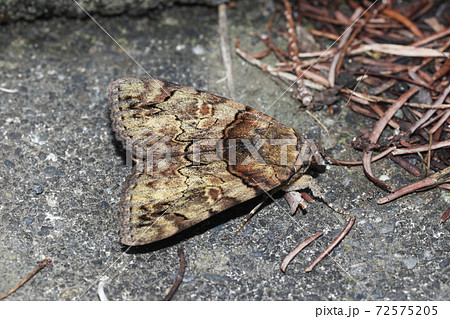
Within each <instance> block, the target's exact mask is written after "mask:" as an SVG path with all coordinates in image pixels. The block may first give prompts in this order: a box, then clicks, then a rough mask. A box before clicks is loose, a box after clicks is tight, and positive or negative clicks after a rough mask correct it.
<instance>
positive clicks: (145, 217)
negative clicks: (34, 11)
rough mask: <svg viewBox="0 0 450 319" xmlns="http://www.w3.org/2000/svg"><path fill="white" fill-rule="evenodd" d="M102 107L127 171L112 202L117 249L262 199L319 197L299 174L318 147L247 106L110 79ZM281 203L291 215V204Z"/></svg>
mask: <svg viewBox="0 0 450 319" xmlns="http://www.w3.org/2000/svg"><path fill="white" fill-rule="evenodd" d="M109 102H110V106H111V119H112V127H113V130H114V131H115V134H116V138H117V139H118V140H120V141H121V142H122V144H123V146H124V148H125V150H126V152H127V154H129V155H130V157H131V158H132V160H133V161H134V164H135V165H134V166H133V168H132V170H133V172H132V174H131V175H130V176H129V177H128V179H127V182H126V186H125V188H124V189H123V191H122V195H121V201H120V238H121V242H122V243H123V244H125V245H128V246H136V245H144V244H149V243H152V242H156V241H159V240H162V239H165V238H168V237H170V236H172V235H174V234H176V233H178V232H180V231H182V230H184V229H187V228H189V227H191V226H193V225H195V224H197V223H199V222H201V221H203V220H205V219H207V218H209V217H210V216H213V215H215V214H217V213H219V212H221V211H224V210H226V209H228V208H230V207H233V206H235V205H237V204H240V203H242V202H245V201H247V200H249V199H251V198H254V197H256V196H259V195H261V194H264V193H269V192H275V191H277V190H283V191H287V192H292V191H296V190H300V189H304V188H310V189H311V191H312V192H313V195H315V196H318V197H322V196H321V193H320V189H319V188H318V187H317V185H316V184H315V183H314V180H313V179H312V177H311V176H310V175H307V174H306V173H305V172H306V170H307V169H308V168H309V166H310V165H312V164H314V165H315V164H318V163H321V162H322V159H323V157H322V155H321V149H320V147H318V146H317V145H316V144H314V143H313V142H311V141H308V140H306V139H305V138H304V137H302V136H301V135H300V134H299V133H298V132H296V131H295V130H294V129H293V128H291V127H288V126H285V125H283V124H282V123H280V122H278V121H277V120H275V119H273V118H271V117H269V116H267V115H265V114H263V113H261V112H259V111H257V110H255V109H253V108H251V107H248V106H245V105H242V104H240V103H237V102H234V101H231V100H229V99H226V98H223V97H220V96H217V95H214V94H211V93H207V92H203V91H199V90H196V89H193V88H188V87H184V86H180V85H177V84H174V83H171V82H165V81H160V80H154V79H148V78H123V79H119V80H116V81H114V82H112V83H111V84H110V86H109ZM297 194H298V193H297ZM288 202H289V203H290V205H291V209H293V210H294V212H295V209H296V208H297V206H296V205H298V201H297V204H296V205H295V204H294V206H292V205H293V204H292V203H291V202H290V201H288Z"/></svg>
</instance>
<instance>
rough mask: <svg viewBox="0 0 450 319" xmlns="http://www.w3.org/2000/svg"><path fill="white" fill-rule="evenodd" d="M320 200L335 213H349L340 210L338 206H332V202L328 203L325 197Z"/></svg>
mask: <svg viewBox="0 0 450 319" xmlns="http://www.w3.org/2000/svg"><path fill="white" fill-rule="evenodd" d="M320 199H321V200H322V202H324V203H325V204H326V205H327V206H328V207H330V208H331V209H332V210H333V211H335V212H336V213H339V214H342V215H350V214H349V213H347V212H346V211H343V210H340V209H339V208H336V207H334V206H333V204H332V203H329V202H327V201H326V200H325V198H320Z"/></svg>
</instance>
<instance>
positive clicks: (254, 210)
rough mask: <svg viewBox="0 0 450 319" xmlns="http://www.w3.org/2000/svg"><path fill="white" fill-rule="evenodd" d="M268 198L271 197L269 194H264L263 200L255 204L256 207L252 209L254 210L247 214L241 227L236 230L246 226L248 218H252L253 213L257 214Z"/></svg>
mask: <svg viewBox="0 0 450 319" xmlns="http://www.w3.org/2000/svg"><path fill="white" fill-rule="evenodd" d="M267 198H269V196H267V195H266V194H264V198H263V199H262V200H261V202H260V203H259V204H258V205H256V206H255V208H253V209H252V211H251V212H250V213H249V214H248V215H247V216H245V218H244V220H243V221H242V223H241V224H240V225H239V227H238V228H237V229H236V232H238V231H240V230H241V228H242V227H244V225H245V224H246V223H247V222H248V220H249V219H250V218H252V216H253V215H255V214H256V212H257V211H258V209H259V208H260V207H261V205H262V204H264V202H265V201H266V200H267Z"/></svg>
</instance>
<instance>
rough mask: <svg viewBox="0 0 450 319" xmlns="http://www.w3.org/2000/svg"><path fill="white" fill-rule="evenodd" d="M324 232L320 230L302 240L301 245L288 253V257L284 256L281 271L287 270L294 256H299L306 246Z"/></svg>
mask: <svg viewBox="0 0 450 319" xmlns="http://www.w3.org/2000/svg"><path fill="white" fill-rule="evenodd" d="M322 234H323V233H322V232H319V233H317V234H315V235H313V236H311V237H309V238H308V239H306V240H304V241H303V242H301V243H300V245H298V246H297V247H295V248H294V249H293V250H292V251H291V252H290V253H289V254H287V255H286V257H284V259H283V261H282V262H281V265H280V268H281V271H282V272H286V268H287V266H288V265H289V263H290V262H291V261H292V259H294V257H295V256H297V255H298V253H299V252H301V251H302V250H303V248H305V247H306V246H308V245H309V244H311V243H312V242H313V241H314V240H316V239H317V238H319V237H320V236H322Z"/></svg>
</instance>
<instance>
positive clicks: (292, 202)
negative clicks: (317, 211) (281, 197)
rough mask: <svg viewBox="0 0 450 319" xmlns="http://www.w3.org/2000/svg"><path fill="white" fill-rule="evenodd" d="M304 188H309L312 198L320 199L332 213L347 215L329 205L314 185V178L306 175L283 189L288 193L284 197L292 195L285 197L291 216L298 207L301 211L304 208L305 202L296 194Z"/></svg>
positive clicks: (319, 189) (318, 187) (318, 188)
mask: <svg viewBox="0 0 450 319" xmlns="http://www.w3.org/2000/svg"><path fill="white" fill-rule="evenodd" d="M306 188H309V189H310V190H311V192H312V194H313V196H314V197H316V198H318V199H320V200H321V201H322V202H324V203H325V204H327V206H328V207H330V208H331V209H332V210H333V211H335V212H337V213H339V214H344V215H348V213H347V212H344V211H342V210H340V209H337V208H335V207H334V206H333V204H331V203H329V202H328V201H327V200H326V199H325V196H324V195H323V193H322V190H321V188H320V186H319V185H318V184H317V183H316V181H315V180H314V178H313V177H312V176H310V175H307V174H304V175H302V176H301V177H300V178H299V179H297V180H296V181H294V182H293V183H291V184H290V185H288V186H287V187H285V188H284V189H283V190H284V191H285V192H288V193H287V194H286V195H288V194H291V193H293V194H291V195H288V196H287V197H286V195H285V198H286V200H287V202H288V204H289V206H290V208H291V212H290V213H291V215H293V213H295V211H296V210H297V208H298V206H299V205H300V206H301V207H302V209H305V208H306V202H305V201H304V199H303V198H302V197H301V194H300V193H299V192H297V191H299V190H302V189H306Z"/></svg>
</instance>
